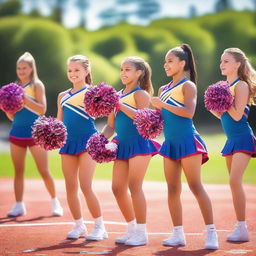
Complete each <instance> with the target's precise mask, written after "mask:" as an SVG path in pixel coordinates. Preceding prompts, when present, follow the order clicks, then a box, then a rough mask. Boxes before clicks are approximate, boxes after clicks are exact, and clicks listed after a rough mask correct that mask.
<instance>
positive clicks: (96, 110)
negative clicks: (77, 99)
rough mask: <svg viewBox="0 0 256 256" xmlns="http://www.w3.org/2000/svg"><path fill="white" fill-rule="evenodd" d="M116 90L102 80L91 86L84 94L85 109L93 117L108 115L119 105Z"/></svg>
mask: <svg viewBox="0 0 256 256" xmlns="http://www.w3.org/2000/svg"><path fill="white" fill-rule="evenodd" d="M118 101H119V95H118V94H117V92H116V90H115V89H114V88H113V87H112V86H110V85H107V84H106V83H104V82H102V83H100V84H99V85H97V86H94V87H91V88H90V89H89V90H88V91H87V92H86V93H85V95H84V103H85V111H86V112H87V113H88V114H89V115H90V116H92V117H96V118H97V117H103V116H108V115H109V114H110V113H111V112H112V111H113V110H114V109H115V107H116V106H117V105H118Z"/></svg>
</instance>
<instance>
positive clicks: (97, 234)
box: [86, 225, 108, 241]
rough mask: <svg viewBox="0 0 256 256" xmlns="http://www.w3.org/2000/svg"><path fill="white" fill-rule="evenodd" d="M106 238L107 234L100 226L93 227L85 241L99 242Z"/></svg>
mask: <svg viewBox="0 0 256 256" xmlns="http://www.w3.org/2000/svg"><path fill="white" fill-rule="evenodd" d="M106 238H108V233H107V232H106V230H105V228H104V227H102V226H100V225H95V227H94V230H93V231H92V232H91V233H90V234H89V235H87V237H86V240H87V241H99V240H103V239H106Z"/></svg>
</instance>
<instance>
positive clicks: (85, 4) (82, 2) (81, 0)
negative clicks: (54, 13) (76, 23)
mask: <svg viewBox="0 0 256 256" xmlns="http://www.w3.org/2000/svg"><path fill="white" fill-rule="evenodd" d="M76 6H77V8H78V10H79V11H80V27H86V15H85V12H86V11H87V9H88V8H89V1H88V0H76Z"/></svg>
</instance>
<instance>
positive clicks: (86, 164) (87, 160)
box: [79, 152, 102, 218]
mask: <svg viewBox="0 0 256 256" xmlns="http://www.w3.org/2000/svg"><path fill="white" fill-rule="evenodd" d="M95 167H96V162H95V161H93V160H92V158H91V157H90V155H89V154H88V153H87V152H85V153H82V154H81V155H79V181H80V187H81V190H82V192H83V194H84V196H85V200H86V203H87V206H88V208H89V211H90V213H91V215H92V217H93V218H98V217H100V216H101V215H102V214H101V209H100V204H99V200H98V198H97V197H96V195H95V193H94V192H93V190H92V179H93V174H94V171H95Z"/></svg>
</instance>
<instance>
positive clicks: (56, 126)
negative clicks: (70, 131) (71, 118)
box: [32, 116, 67, 150]
mask: <svg viewBox="0 0 256 256" xmlns="http://www.w3.org/2000/svg"><path fill="white" fill-rule="evenodd" d="M32 137H33V139H34V140H35V143H36V144H37V145H39V146H41V147H42V148H44V149H45V150H53V149H57V148H61V147H63V146H64V145H65V143H66V140H67V129H66V126H65V125H64V124H63V122H62V121H59V120H57V119H56V118H54V117H45V116H41V117H38V118H37V119H36V120H35V122H34V124H33V126H32Z"/></svg>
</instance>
